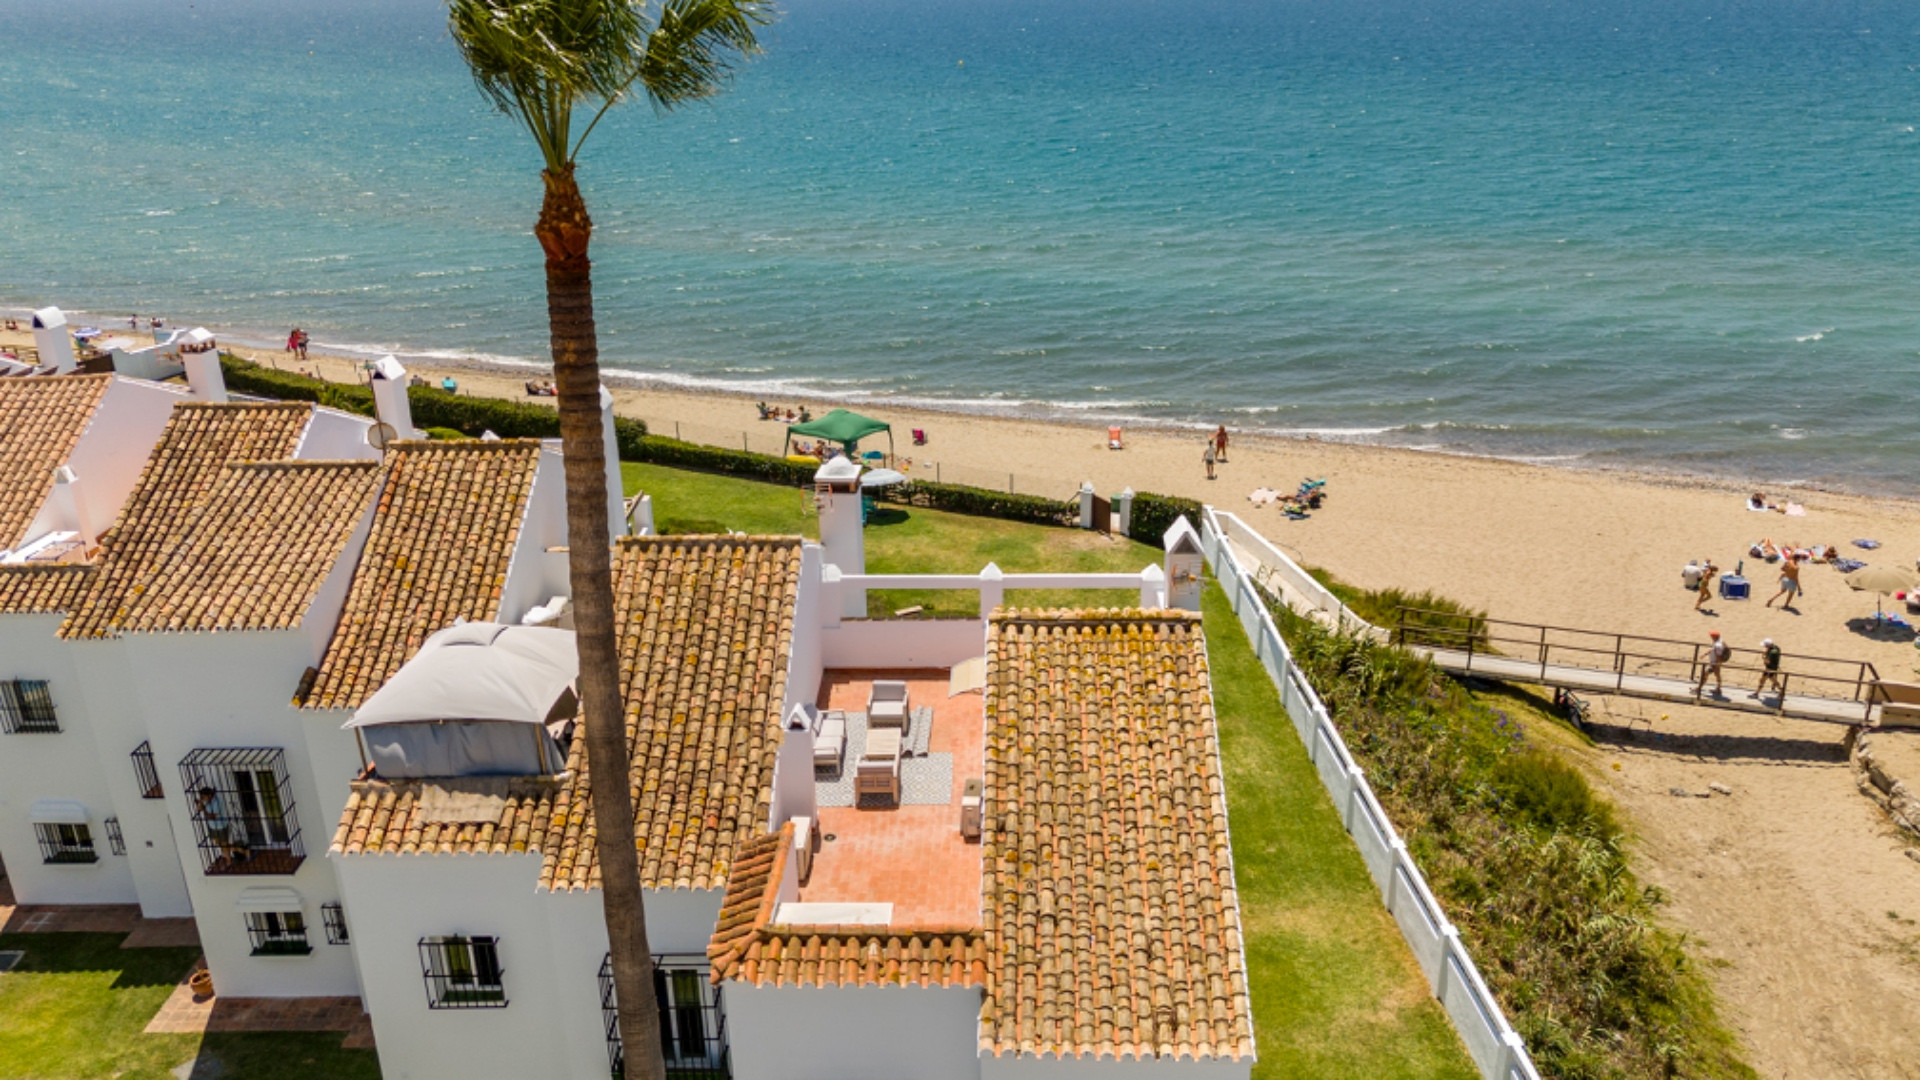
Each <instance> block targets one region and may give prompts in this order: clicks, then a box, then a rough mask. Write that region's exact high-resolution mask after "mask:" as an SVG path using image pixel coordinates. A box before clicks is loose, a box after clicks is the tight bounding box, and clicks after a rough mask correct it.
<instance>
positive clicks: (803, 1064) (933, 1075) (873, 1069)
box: [722, 982, 981, 1080]
mask: <svg viewBox="0 0 1920 1080" xmlns="http://www.w3.org/2000/svg"><path fill="white" fill-rule="evenodd" d="M980 995H981V991H980V990H979V989H978V988H975V987H920V986H888V987H815V986H810V987H783V988H768V987H757V986H747V985H745V984H742V983H737V982H730V983H727V984H725V986H724V989H723V994H722V998H723V1000H724V1002H725V1004H726V1010H727V1034H728V1036H729V1040H730V1042H731V1044H732V1053H733V1075H734V1080H978V1078H979V1076H980V1064H979V1057H978V1054H979V1051H978V1043H977V1041H976V1040H977V1032H978V1030H979V1022H980Z"/></svg>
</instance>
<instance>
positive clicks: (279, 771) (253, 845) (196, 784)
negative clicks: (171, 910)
mask: <svg viewBox="0 0 1920 1080" xmlns="http://www.w3.org/2000/svg"><path fill="white" fill-rule="evenodd" d="M180 783H181V785H182V788H183V790H184V791H185V792H186V796H187V806H188V808H189V810H190V812H191V815H192V821H193V834H194V842H195V846H196V847H198V848H199V850H200V867H201V869H202V870H203V871H204V872H205V873H207V874H208V875H210V876H213V875H224V874H252V875H260V874H292V873H294V872H295V871H297V870H299V869H300V864H301V863H303V862H305V861H306V858H307V854H306V848H305V847H304V846H302V844H301V842H300V824H299V819H298V818H297V817H295V815H294V808H293V797H292V796H293V786H292V784H291V783H290V782H289V779H288V776H287V762H286V754H285V753H284V752H283V751H281V750H280V749H279V748H278V747H233V748H221V749H203V750H195V751H194V752H193V753H191V754H189V755H187V757H186V758H185V759H184V760H182V761H181V762H180Z"/></svg>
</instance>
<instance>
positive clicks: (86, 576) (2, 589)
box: [0, 563, 94, 615]
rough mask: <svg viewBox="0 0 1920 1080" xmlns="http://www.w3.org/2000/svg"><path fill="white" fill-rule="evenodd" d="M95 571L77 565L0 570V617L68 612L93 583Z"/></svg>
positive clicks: (20, 566) (21, 565) (19, 565)
mask: <svg viewBox="0 0 1920 1080" xmlns="http://www.w3.org/2000/svg"><path fill="white" fill-rule="evenodd" d="M93 573H94V569H93V567H91V566H85V565H81V564H76V563H57V564H52V565H35V564H33V563H16V564H12V565H8V566H0V615H44V614H48V613H51V612H56V611H71V610H72V609H73V605H74V604H75V602H77V601H78V600H79V598H80V596H81V595H83V594H84V593H85V591H86V589H87V587H88V586H89V585H91V584H92V581H93Z"/></svg>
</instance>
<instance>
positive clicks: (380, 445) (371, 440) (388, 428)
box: [367, 421, 400, 450]
mask: <svg viewBox="0 0 1920 1080" xmlns="http://www.w3.org/2000/svg"><path fill="white" fill-rule="evenodd" d="M399 437H400V432H399V430H398V429H397V428H395V427H394V426H393V425H392V424H388V423H384V422H380V421H376V422H375V423H374V425H373V426H372V427H370V428H368V429H367V445H368V446H371V447H373V448H374V449H375V450H385V449H386V448H387V445H388V444H389V443H391V442H393V440H395V439H397V438H399Z"/></svg>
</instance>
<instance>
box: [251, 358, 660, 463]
mask: <svg viewBox="0 0 1920 1080" xmlns="http://www.w3.org/2000/svg"><path fill="white" fill-rule="evenodd" d="M220 368H221V370H222V371H223V372H224V373H225V374H226V378H227V388H228V389H230V390H233V391H235V392H236V393H241V394H254V395H257V396H259V397H265V398H275V399H277V400H280V401H311V402H314V403H315V404H318V405H325V406H327V407H328V408H333V409H339V410H341V411H342V412H351V413H358V414H360V415H361V416H372V415H374V408H373V391H372V390H371V389H369V388H367V387H365V386H357V385H348V384H346V383H336V382H328V381H327V380H325V379H315V378H312V377H310V376H306V375H301V374H298V373H296V372H291V371H278V370H275V369H273V368H266V367H261V366H260V365H258V364H255V363H253V362H251V361H248V360H242V359H240V358H238V357H235V356H231V355H229V354H226V353H222V354H221V356H220ZM407 401H408V403H409V404H411V405H412V407H413V423H414V426H416V427H421V428H428V429H432V428H447V429H450V430H453V431H458V432H461V433H463V434H466V435H476V436H477V435H479V434H480V433H481V432H484V431H491V432H493V433H494V434H495V435H498V436H500V437H501V438H503V439H557V438H559V437H560V413H559V412H558V411H556V410H555V409H553V408H552V407H550V406H546V405H536V404H533V403H532V402H526V401H508V400H505V399H503V398H490V397H461V396H460V395H459V394H450V393H448V392H447V391H445V390H442V389H440V388H439V387H437V386H415V387H410V388H409V389H408V390H407ZM613 432H614V438H615V439H616V441H618V443H619V444H620V456H621V457H622V458H626V457H628V456H629V454H628V448H629V447H630V446H636V445H637V444H638V443H639V442H640V441H641V440H643V439H645V438H646V437H647V425H646V421H644V420H635V419H633V418H632V417H627V416H619V417H615V418H614V421H613Z"/></svg>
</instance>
